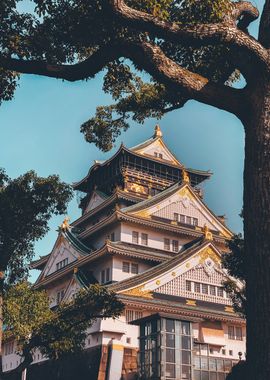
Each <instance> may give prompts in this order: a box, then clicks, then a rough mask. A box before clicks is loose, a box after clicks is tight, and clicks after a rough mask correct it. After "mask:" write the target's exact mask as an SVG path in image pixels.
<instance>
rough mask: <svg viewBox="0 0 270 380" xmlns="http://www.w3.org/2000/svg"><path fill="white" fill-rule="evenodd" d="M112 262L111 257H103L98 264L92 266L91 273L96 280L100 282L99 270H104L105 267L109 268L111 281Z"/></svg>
mask: <svg viewBox="0 0 270 380" xmlns="http://www.w3.org/2000/svg"><path fill="white" fill-rule="evenodd" d="M112 262H113V259H112V257H107V258H103V259H102V262H100V263H99V264H97V265H96V266H95V268H93V269H94V271H93V275H94V277H95V278H96V280H97V281H99V282H101V271H102V270H105V271H106V268H110V281H111V277H112V265H113V264H112Z"/></svg>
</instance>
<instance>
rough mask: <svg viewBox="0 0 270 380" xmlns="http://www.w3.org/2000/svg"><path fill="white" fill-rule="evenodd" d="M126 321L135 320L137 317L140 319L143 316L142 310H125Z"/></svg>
mask: <svg viewBox="0 0 270 380" xmlns="http://www.w3.org/2000/svg"><path fill="white" fill-rule="evenodd" d="M125 316H126V322H131V321H135V320H136V319H140V318H142V317H143V312H142V311H137V310H128V309H126V310H125Z"/></svg>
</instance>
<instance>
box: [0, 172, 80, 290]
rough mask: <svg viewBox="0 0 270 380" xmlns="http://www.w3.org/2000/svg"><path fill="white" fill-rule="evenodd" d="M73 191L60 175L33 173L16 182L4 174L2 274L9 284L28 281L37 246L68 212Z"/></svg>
mask: <svg viewBox="0 0 270 380" xmlns="http://www.w3.org/2000/svg"><path fill="white" fill-rule="evenodd" d="M71 197H72V189H71V187H70V186H69V185H67V184H65V183H64V182H61V181H60V179H59V177H58V176H56V175H52V176H49V177H47V178H43V177H38V176H37V174H36V173H35V172H34V171H30V172H28V173H26V174H24V175H21V176H20V177H18V178H16V179H11V178H9V177H8V176H7V175H6V173H5V172H4V170H0V210H1V212H0V270H1V271H3V272H4V271H6V282H7V283H14V282H16V281H18V280H20V279H22V278H24V277H25V274H26V272H27V265H26V264H27V263H29V262H30V260H31V259H32V258H33V255H34V250H33V248H34V243H35V242H36V241H37V240H38V239H40V238H42V237H43V236H44V235H45V234H46V233H47V232H48V221H49V219H50V218H51V216H52V215H53V214H55V215H59V214H64V213H65V212H66V205H67V202H68V201H69V200H70V199H71Z"/></svg>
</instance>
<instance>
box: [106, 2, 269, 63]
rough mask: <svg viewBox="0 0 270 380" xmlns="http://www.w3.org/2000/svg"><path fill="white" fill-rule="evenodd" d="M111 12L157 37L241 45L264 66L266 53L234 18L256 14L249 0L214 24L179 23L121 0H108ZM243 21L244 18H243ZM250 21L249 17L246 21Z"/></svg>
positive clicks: (241, 47) (183, 42) (124, 21)
mask: <svg viewBox="0 0 270 380" xmlns="http://www.w3.org/2000/svg"><path fill="white" fill-rule="evenodd" d="M110 3H111V5H112V8H113V12H114V14H116V15H117V16H118V19H119V20H120V22H122V23H123V24H125V25H127V26H132V27H134V28H137V29H138V30H140V31H142V30H143V31H146V32H151V33H154V34H155V35H156V36H157V37H160V38H164V39H168V40H170V41H174V42H177V43H181V44H182V45H188V46H190V45H192V46H203V45H209V44H218V43H220V44H224V45H228V46H232V47H236V48H238V49H241V50H242V51H244V52H245V53H248V54H249V55H251V56H252V57H255V58H256V60H258V61H260V62H263V63H264V64H265V65H266V66H267V67H268V65H269V63H268V53H267V51H266V50H265V49H264V48H263V46H262V45H261V44H260V43H259V42H257V41H256V40H255V39H254V38H252V37H250V36H249V35H247V34H246V33H245V32H243V31H242V30H239V29H238V28H237V27H236V25H235V21H236V20H238V19H239V17H243V20H246V21H245V23H246V24H247V23H248V18H250V19H251V18H252V19H254V18H256V17H257V16H258V13H256V12H255V8H253V7H252V6H251V5H250V4H249V3H248V2H239V3H237V6H236V8H235V9H234V11H233V13H232V17H231V20H226V21H224V22H220V23H213V24H196V25H179V24H177V23H171V22H167V21H164V20H161V19H159V18H157V17H155V16H153V15H151V14H148V13H145V12H141V11H138V10H135V9H133V8H130V7H129V6H127V5H126V4H125V1H124V0H110ZM243 22H244V21H243ZM249 22H250V21H249Z"/></svg>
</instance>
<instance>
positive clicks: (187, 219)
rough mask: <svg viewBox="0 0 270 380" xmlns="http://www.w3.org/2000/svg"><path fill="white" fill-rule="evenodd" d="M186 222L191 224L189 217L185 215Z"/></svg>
mask: <svg viewBox="0 0 270 380" xmlns="http://www.w3.org/2000/svg"><path fill="white" fill-rule="evenodd" d="M186 224H191V217H190V216H186Z"/></svg>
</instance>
